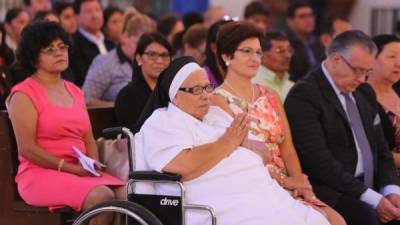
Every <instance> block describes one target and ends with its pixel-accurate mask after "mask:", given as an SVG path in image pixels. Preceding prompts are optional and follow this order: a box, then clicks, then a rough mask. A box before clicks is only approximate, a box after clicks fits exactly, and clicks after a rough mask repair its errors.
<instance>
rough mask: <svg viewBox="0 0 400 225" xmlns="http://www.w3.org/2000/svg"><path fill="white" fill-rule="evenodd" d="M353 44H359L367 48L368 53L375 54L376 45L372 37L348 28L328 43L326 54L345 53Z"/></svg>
mask: <svg viewBox="0 0 400 225" xmlns="http://www.w3.org/2000/svg"><path fill="white" fill-rule="evenodd" d="M353 46H361V47H364V48H365V49H367V50H368V52H369V53H371V54H373V55H375V54H376V52H377V47H376V45H375V43H374V42H373V41H372V39H371V38H370V37H369V36H368V35H366V34H365V33H364V32H362V31H360V30H350V31H346V32H343V33H341V34H339V35H338V36H337V37H336V38H335V39H333V41H332V43H331V44H330V46H329V48H328V50H327V55H328V57H329V56H331V55H332V54H333V53H339V54H341V55H346V54H347V52H348V50H349V49H350V48H351V47H353Z"/></svg>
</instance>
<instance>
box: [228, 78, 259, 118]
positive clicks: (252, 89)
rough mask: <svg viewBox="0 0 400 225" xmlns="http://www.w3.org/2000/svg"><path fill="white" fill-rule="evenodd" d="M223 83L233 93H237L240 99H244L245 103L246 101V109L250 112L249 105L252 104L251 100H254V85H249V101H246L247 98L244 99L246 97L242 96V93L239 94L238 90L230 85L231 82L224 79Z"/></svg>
mask: <svg viewBox="0 0 400 225" xmlns="http://www.w3.org/2000/svg"><path fill="white" fill-rule="evenodd" d="M224 84H226V86H228V87H229V88H230V89H231V90H232V91H233V92H234V93H235V95H237V96H238V97H239V98H240V99H242V100H243V101H245V102H246V103H247V105H248V107H249V108H248V111H249V112H250V111H251V107H252V104H253V102H254V95H255V94H254V86H253V85H251V92H252V93H251V102H248V101H247V100H246V98H244V97H243V96H242V95H240V94H239V92H238V91H236V89H235V88H233V87H232V85H231V84H229V82H228V81H227V80H225V81H224Z"/></svg>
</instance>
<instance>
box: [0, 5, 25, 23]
mask: <svg viewBox="0 0 400 225" xmlns="http://www.w3.org/2000/svg"><path fill="white" fill-rule="evenodd" d="M22 12H24V10H23V9H22V8H12V9H9V10H8V11H7V13H6V17H5V18H4V22H6V23H11V22H12V21H13V20H14V19H15V18H17V17H18V16H19V14H21V13H22Z"/></svg>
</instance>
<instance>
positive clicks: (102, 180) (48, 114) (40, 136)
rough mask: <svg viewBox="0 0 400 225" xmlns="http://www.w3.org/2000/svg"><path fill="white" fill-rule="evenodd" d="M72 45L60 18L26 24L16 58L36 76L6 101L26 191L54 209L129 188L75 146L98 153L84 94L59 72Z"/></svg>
mask: <svg viewBox="0 0 400 225" xmlns="http://www.w3.org/2000/svg"><path fill="white" fill-rule="evenodd" d="M68 48H69V46H68V36H67V34H66V33H65V32H64V30H63V29H62V28H61V27H60V26H59V25H58V24H57V23H53V22H37V23H33V24H31V25H29V26H27V27H26V28H25V30H24V31H23V34H22V39H21V42H20V45H19V51H18V54H17V55H18V56H17V59H18V63H19V64H20V65H21V66H23V67H24V68H25V69H27V70H28V71H29V72H30V74H31V76H30V77H28V78H26V79H25V80H24V81H23V82H21V83H19V84H17V85H16V86H15V87H14V88H13V89H12V91H11V94H10V95H9V97H8V99H7V104H8V111H9V115H10V119H11V122H12V125H13V128H14V132H15V136H16V140H17V144H18V150H19V160H20V165H19V168H18V174H17V176H16V182H17V183H18V191H19V193H20V195H21V197H22V198H23V199H24V200H25V201H26V202H27V203H28V204H30V205H34V206H47V207H49V209H50V210H54V209H56V208H62V207H66V206H68V207H71V208H72V209H74V210H76V211H81V210H85V209H88V208H90V207H92V206H93V205H95V204H98V203H101V202H104V201H109V200H113V199H123V198H125V191H124V187H123V185H124V183H123V182H122V181H121V180H118V179H117V178H114V177H112V176H110V175H108V174H106V173H103V172H101V171H99V170H98V172H99V173H100V176H94V175H92V174H91V173H89V172H87V171H86V170H85V169H84V168H83V167H82V166H81V164H80V163H79V160H78V159H77V157H78V154H77V152H75V151H74V150H73V147H75V148H77V149H79V150H80V151H81V152H82V153H84V154H85V155H87V156H89V157H90V158H93V159H96V160H97V159H98V151H97V147H96V143H95V140H94V138H93V134H92V131H91V126H90V121H89V117H88V113H87V111H86V108H85V102H84V97H83V94H82V92H81V90H80V89H79V88H78V87H77V86H75V85H74V84H72V83H70V82H68V81H64V80H63V79H62V78H61V76H60V73H61V72H62V71H64V70H65V69H66V68H67V67H68ZM97 169H98V168H97ZM111 220H112V215H110V214H107V215H101V216H98V217H97V218H95V219H94V221H93V222H92V223H91V224H110V223H111Z"/></svg>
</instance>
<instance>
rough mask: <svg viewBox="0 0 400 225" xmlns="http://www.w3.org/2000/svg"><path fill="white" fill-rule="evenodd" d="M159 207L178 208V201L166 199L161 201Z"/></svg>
mask: <svg viewBox="0 0 400 225" xmlns="http://www.w3.org/2000/svg"><path fill="white" fill-rule="evenodd" d="M160 205H162V206H178V205H179V200H178V199H168V198H167V197H165V198H163V199H161V201H160Z"/></svg>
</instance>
